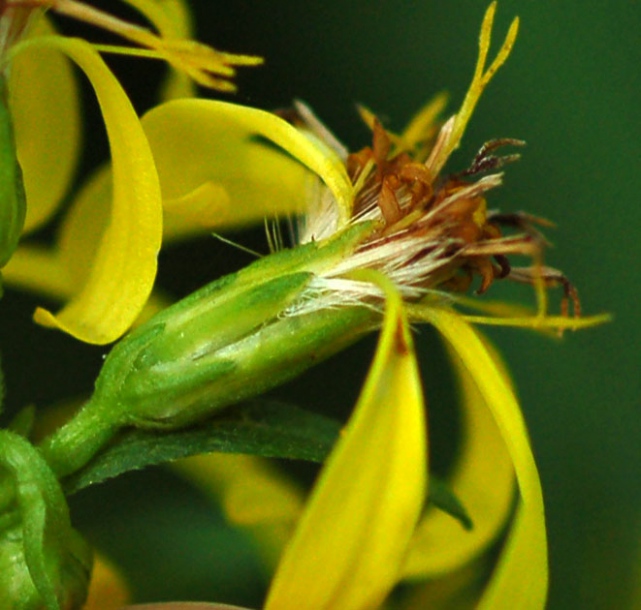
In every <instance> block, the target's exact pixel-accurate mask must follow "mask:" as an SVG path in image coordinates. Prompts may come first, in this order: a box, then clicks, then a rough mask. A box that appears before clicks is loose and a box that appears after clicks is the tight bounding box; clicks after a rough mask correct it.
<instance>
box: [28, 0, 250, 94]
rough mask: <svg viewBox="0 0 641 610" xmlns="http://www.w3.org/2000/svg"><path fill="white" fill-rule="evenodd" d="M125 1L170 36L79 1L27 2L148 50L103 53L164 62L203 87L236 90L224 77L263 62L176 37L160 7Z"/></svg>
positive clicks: (111, 48) (114, 49) (140, 0)
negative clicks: (237, 67)
mask: <svg viewBox="0 0 641 610" xmlns="http://www.w3.org/2000/svg"><path fill="white" fill-rule="evenodd" d="M124 1H125V2H127V3H128V4H130V5H131V6H133V7H134V8H136V9H137V10H139V11H140V12H141V13H142V14H143V15H144V16H145V17H147V18H148V19H149V20H150V21H151V22H152V23H153V24H154V25H155V26H156V27H158V29H159V31H161V34H164V33H165V32H166V33H167V34H169V37H165V36H164V35H163V36H158V35H156V34H154V33H153V32H151V31H150V30H149V29H147V28H144V27H142V26H139V25H136V24H133V23H130V22H128V21H125V20H123V19H120V18H118V17H115V16H113V15H110V14H109V13H106V12H104V11H101V10H100V9H97V8H94V7H92V6H89V5H87V4H84V3H82V2H79V1H78V0H28V2H29V4H30V6H33V5H34V4H35V5H36V6H41V7H43V8H50V9H51V10H53V11H55V12H56V13H58V14H61V15H65V16H66V17H71V18H73V19H76V20H77V21H82V22H84V23H88V24H90V25H94V26H96V27H99V28H101V29H102V30H105V31H107V32H112V33H113V34H116V35H118V36H120V37H121V38H124V39H125V40H128V41H129V42H132V43H135V44H138V45H140V46H142V47H146V49H147V50H143V49H140V50H137V49H130V48H127V47H121V46H112V45H96V46H95V48H96V49H98V50H100V51H103V52H109V53H118V54H122V55H135V56H138V57H151V58H156V59H163V60H165V61H167V62H168V63H169V64H171V65H172V66H173V67H174V68H176V69H178V70H180V71H182V72H185V73H186V74H188V75H189V76H190V77H191V78H192V79H193V80H194V81H195V82H196V83H198V84H199V85H202V86H203V87H209V88H212V89H221V90H226V91H233V90H234V89H235V87H234V85H233V83H230V82H229V81H227V80H224V78H229V77H232V76H234V74H235V70H234V68H233V66H255V65H258V64H260V63H262V59H261V58H260V57H254V56H250V55H234V54H231V53H223V52H220V51H216V50H215V49H213V48H212V47H210V46H208V45H205V44H202V43H199V42H196V41H193V40H187V39H182V38H175V37H173V36H172V34H173V32H172V31H171V27H170V26H169V25H168V23H167V19H166V17H167V16H166V15H163V14H161V11H160V10H158V7H154V6H153V5H152V3H150V2H148V1H147V0H124ZM16 4H17V5H20V4H21V0H18V1H17V2H16ZM220 77H224V78H220Z"/></svg>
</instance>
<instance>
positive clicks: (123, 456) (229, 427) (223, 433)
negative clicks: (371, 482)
mask: <svg viewBox="0 0 641 610" xmlns="http://www.w3.org/2000/svg"><path fill="white" fill-rule="evenodd" d="M340 429H341V424H340V422H338V421H336V420H334V419H330V418H328V417H325V416H324V415H320V414H318V413H313V412H311V411H306V410H304V409H301V408H300V407H296V406H294V405H291V404H285V403H281V402H276V401H266V400H254V401H248V402H245V403H241V404H240V405H238V406H237V407H232V408H230V409H228V410H226V411H225V412H224V413H223V414H222V415H221V416H219V417H215V418H212V419H209V420H207V421H206V422H204V423H202V424H199V425H198V426H194V427H191V428H186V429H183V430H177V431H176V430H174V431H168V432H162V431H159V430H134V429H131V430H129V431H127V432H124V433H123V434H120V435H119V436H118V437H117V438H116V439H115V440H114V441H113V442H112V443H111V444H110V445H109V446H108V447H107V448H106V449H105V450H104V451H102V452H101V453H99V454H98V455H97V456H96V457H94V458H93V459H92V460H91V461H90V462H89V463H88V464H87V465H86V466H85V467H84V468H82V469H81V470H79V471H78V472H76V473H74V474H73V475H72V476H69V477H67V478H66V479H64V480H63V481H62V485H63V489H64V490H65V493H66V494H68V495H71V494H74V493H76V492H77V491H80V490H81V489H84V488H85V487H89V486H90V485H96V484H98V483H103V482H104V481H106V480H108V479H112V478H114V477H117V476H118V475H121V474H124V473H125V472H129V471H131V470H140V469H142V468H145V467H147V466H156V465H159V464H165V463H167V462H171V461H173V460H178V459H180V458H185V457H189V456H192V455H200V454H203V453H214V452H218V453H245V454H250V455H260V456H262V457H270V458H285V459H292V460H305V461H308V462H317V463H321V462H323V460H324V459H325V458H326V457H327V455H328V454H329V452H330V451H331V449H332V447H333V446H334V443H335V442H336V439H337V438H338V435H339V432H340ZM428 503H430V504H432V505H433V506H435V507H436V508H438V509H440V510H442V511H444V512H446V513H448V514H449V515H451V516H452V517H453V518H454V519H457V520H458V521H460V522H461V525H462V526H463V527H464V528H466V529H471V528H472V520H471V519H470V516H469V515H468V513H467V511H466V510H465V507H464V506H463V504H462V503H461V501H460V500H459V499H458V498H457V497H456V496H455V495H454V492H452V490H451V489H450V488H449V487H448V485H447V484H446V483H445V482H444V481H443V480H441V479H438V478H437V477H434V475H430V490H429V496H428Z"/></svg>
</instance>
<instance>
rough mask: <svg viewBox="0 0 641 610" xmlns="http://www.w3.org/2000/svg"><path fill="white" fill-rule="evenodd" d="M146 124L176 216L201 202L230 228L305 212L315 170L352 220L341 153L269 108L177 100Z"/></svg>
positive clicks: (165, 196) (165, 193)
mask: <svg viewBox="0 0 641 610" xmlns="http://www.w3.org/2000/svg"><path fill="white" fill-rule="evenodd" d="M142 123H143V126H144V129H145V133H146V134H147V136H148V138H149V142H150V144H151V147H152V150H153V152H154V158H155V159H156V163H157V167H158V175H159V176H160V182H161V186H162V192H163V199H165V200H166V201H167V200H170V201H173V203H174V205H173V208H172V212H173V213H178V212H179V210H180V202H181V201H183V202H188V204H189V205H188V206H185V207H186V209H189V206H193V205H195V204H196V203H197V202H200V205H202V206H203V207H209V208H210V209H211V210H212V212H211V216H212V218H216V219H217V220H216V225H215V226H216V227H226V226H233V225H243V224H247V223H250V222H256V221H262V220H263V218H264V217H265V216H268V217H269V216H274V215H276V214H291V213H295V212H300V211H301V210H304V209H305V205H306V200H307V196H308V194H309V187H310V185H311V184H313V180H314V179H315V177H314V176H313V174H312V173H311V172H310V171H308V169H306V168H309V170H312V172H314V173H315V174H317V175H318V176H320V177H321V178H322V179H323V180H324V181H325V183H326V184H327V186H328V187H329V188H330V189H331V191H332V192H333V194H334V196H335V197H336V200H337V201H338V202H339V206H340V208H341V210H342V213H343V216H344V218H348V217H349V210H350V209H351V204H352V186H351V184H350V181H349V177H348V176H347V173H346V171H345V167H344V165H343V163H342V161H341V160H340V158H339V157H338V156H337V155H328V154H327V151H325V150H321V149H320V148H318V147H317V146H316V145H315V144H313V143H312V141H311V140H310V139H309V138H307V137H306V136H304V135H303V134H302V133H300V132H299V131H297V130H296V129H295V128H294V127H292V126H291V125H289V124H288V123H287V122H286V121H284V120H282V119H280V118H279V117H277V116H275V115H273V114H271V113H269V112H264V111H262V110H257V109H255V108H247V107H244V106H239V105H236V104H229V103H225V102H218V101H213V100H176V101H173V102H169V103H167V104H162V105H161V106H159V107H157V108H154V109H153V110H152V111H151V112H149V113H148V114H147V115H145V116H144V117H143V119H142ZM259 138H262V140H263V142H259V141H258V139H259ZM265 140H267V141H268V142H269V144H267V145H265V143H264V141H265ZM274 144H275V145H276V146H273V145H274ZM276 147H279V148H280V149H282V150H284V151H285V152H286V153H289V155H291V157H290V156H288V155H287V154H283V152H282V150H278V149H277V148H276ZM292 157H293V158H292Z"/></svg>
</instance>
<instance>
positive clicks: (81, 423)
mask: <svg viewBox="0 0 641 610" xmlns="http://www.w3.org/2000/svg"><path fill="white" fill-rule="evenodd" d="M102 407H103V405H102V404H101V403H98V402H96V401H95V399H92V400H90V401H89V402H88V403H87V404H86V405H85V406H84V407H83V408H82V409H81V410H80V411H79V412H78V413H77V414H76V415H75V416H74V417H73V418H72V419H71V420H69V421H68V422H67V423H66V424H65V425H64V426H62V427H61V428H59V429H58V430H56V431H55V432H54V433H53V434H52V435H51V436H48V437H47V438H45V439H44V441H42V443H41V444H40V446H39V449H40V452H41V454H42V456H43V457H44V459H45V460H46V461H47V463H48V464H49V467H50V468H51V470H53V472H54V473H55V474H56V476H57V477H58V479H62V478H63V477H66V476H69V475H70V474H73V473H74V472H76V471H78V470H80V468H82V467H83V466H85V465H86V464H87V462H89V460H91V458H93V457H94V456H95V455H96V454H97V453H98V452H99V451H100V450H101V449H102V448H103V447H104V446H105V445H106V444H107V443H108V442H109V441H110V440H111V439H112V438H113V436H114V435H115V434H116V432H117V431H118V429H119V428H120V427H121V424H120V423H119V422H117V421H110V420H109V418H105V409H104V408H102Z"/></svg>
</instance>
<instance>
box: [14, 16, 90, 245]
mask: <svg viewBox="0 0 641 610" xmlns="http://www.w3.org/2000/svg"><path fill="white" fill-rule="evenodd" d="M52 33H53V28H52V26H51V25H50V24H49V22H48V21H47V20H46V19H45V18H41V19H40V20H39V21H37V22H36V23H35V24H34V27H33V28H32V30H31V32H30V35H31V36H32V37H36V36H43V35H47V34H52ZM9 89H10V105H11V113H12V115H13V121H14V129H15V137H16V147H17V152H18V159H19V161H20V165H21V166H22V173H23V178H24V186H25V192H26V196H27V203H28V205H27V218H26V221H25V227H24V232H25V233H26V232H29V231H31V230H33V229H34V228H36V227H38V226H40V225H41V224H42V223H43V222H44V221H46V220H47V219H48V218H49V217H50V216H51V215H52V214H53V212H54V211H55V210H56V208H57V207H58V205H59V204H60V203H61V201H62V199H63V197H64V195H65V193H66V191H67V188H68V187H69V183H70V181H71V177H72V174H73V171H74V168H75V165H76V160H77V156H78V148H79V145H80V113H79V110H80V109H79V99H80V97H79V92H78V88H77V85H76V82H75V79H74V75H73V72H72V69H71V65H70V63H69V61H68V59H67V58H66V57H64V56H62V55H60V53H57V52H55V51H54V52H52V51H51V49H46V48H43V47H39V46H29V47H25V48H24V52H22V53H18V54H17V55H16V56H15V57H14V58H13V60H12V61H11V70H10V71H9Z"/></svg>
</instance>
